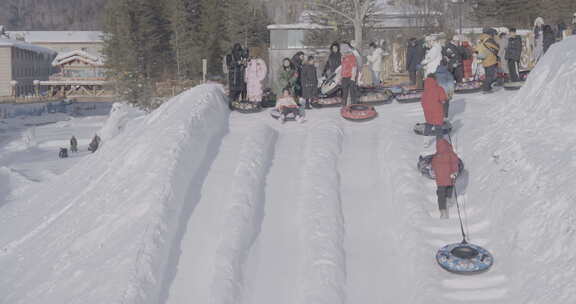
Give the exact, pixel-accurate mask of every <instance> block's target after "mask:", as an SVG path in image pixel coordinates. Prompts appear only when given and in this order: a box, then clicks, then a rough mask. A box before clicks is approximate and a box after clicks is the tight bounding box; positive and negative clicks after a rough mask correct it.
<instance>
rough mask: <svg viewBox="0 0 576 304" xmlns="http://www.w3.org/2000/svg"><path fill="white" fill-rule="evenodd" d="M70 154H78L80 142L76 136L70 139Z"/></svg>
mask: <svg viewBox="0 0 576 304" xmlns="http://www.w3.org/2000/svg"><path fill="white" fill-rule="evenodd" d="M70 152H78V140H77V139H76V136H72V138H70Z"/></svg>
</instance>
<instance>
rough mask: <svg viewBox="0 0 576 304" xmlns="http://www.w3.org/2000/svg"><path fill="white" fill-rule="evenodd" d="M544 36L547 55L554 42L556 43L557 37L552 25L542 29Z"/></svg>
mask: <svg viewBox="0 0 576 304" xmlns="http://www.w3.org/2000/svg"><path fill="white" fill-rule="evenodd" d="M542 36H543V40H544V43H543V47H544V53H546V52H547V51H548V49H549V48H550V46H551V45H552V44H554V42H556V37H555V36H554V30H552V27H551V26H550V25H545V26H544V28H543V29H542Z"/></svg>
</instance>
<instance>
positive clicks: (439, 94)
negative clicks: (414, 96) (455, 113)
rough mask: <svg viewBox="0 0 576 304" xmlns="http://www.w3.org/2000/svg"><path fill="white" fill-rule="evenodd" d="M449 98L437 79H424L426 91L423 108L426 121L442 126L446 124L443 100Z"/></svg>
mask: <svg viewBox="0 0 576 304" xmlns="http://www.w3.org/2000/svg"><path fill="white" fill-rule="evenodd" d="M446 100H448V96H446V92H444V89H443V88H442V87H441V86H439V85H438V82H436V79H433V78H426V81H424V93H423V94H422V99H421V101H420V102H421V103H422V108H423V109H424V117H425V118H426V122H427V123H429V124H431V125H436V126H441V125H443V124H444V107H443V105H442V102H444V101H446Z"/></svg>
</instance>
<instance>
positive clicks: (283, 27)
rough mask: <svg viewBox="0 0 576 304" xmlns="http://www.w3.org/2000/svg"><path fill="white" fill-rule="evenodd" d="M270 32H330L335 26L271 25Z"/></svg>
mask: <svg viewBox="0 0 576 304" xmlns="http://www.w3.org/2000/svg"><path fill="white" fill-rule="evenodd" d="M268 29H269V30H330V29H334V27H333V26H324V25H319V24H314V23H304V22H303V23H293V24H271V25H269V26H268Z"/></svg>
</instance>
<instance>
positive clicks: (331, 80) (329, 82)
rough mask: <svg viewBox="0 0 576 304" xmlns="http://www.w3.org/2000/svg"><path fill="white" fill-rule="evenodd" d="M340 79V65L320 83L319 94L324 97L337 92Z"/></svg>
mask: <svg viewBox="0 0 576 304" xmlns="http://www.w3.org/2000/svg"><path fill="white" fill-rule="evenodd" d="M341 81H342V76H341V75H340V67H338V68H337V69H336V71H334V73H332V75H330V76H328V77H327V78H326V79H324V81H322V84H321V85H320V95H321V96H325V97H332V96H334V95H336V94H337V93H338V91H339V90H340V82H341Z"/></svg>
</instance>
